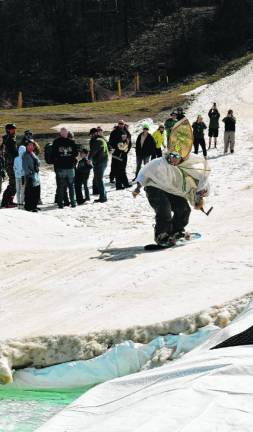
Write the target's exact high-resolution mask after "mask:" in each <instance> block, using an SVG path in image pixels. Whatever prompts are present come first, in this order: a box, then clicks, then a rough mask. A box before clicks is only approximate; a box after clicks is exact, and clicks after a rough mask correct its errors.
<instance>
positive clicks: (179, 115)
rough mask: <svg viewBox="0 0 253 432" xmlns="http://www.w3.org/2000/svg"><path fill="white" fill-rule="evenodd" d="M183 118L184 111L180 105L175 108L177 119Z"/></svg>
mask: <svg viewBox="0 0 253 432" xmlns="http://www.w3.org/2000/svg"><path fill="white" fill-rule="evenodd" d="M183 118H185V113H184V110H183V108H182V107H178V108H177V121H180V120H182V119H183Z"/></svg>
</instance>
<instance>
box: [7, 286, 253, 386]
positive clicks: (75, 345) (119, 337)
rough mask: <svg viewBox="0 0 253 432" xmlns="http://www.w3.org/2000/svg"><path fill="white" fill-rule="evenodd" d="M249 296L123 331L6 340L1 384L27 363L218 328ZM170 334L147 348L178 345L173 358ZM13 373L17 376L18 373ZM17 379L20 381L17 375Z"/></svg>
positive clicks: (95, 353) (92, 354)
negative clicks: (213, 327) (206, 327)
mask: <svg viewBox="0 0 253 432" xmlns="http://www.w3.org/2000/svg"><path fill="white" fill-rule="evenodd" d="M252 298H253V293H252V294H249V295H247V296H244V297H243V298H241V299H237V300H234V301H231V302H229V303H227V304H223V305H216V306H214V307H212V308H210V309H208V310H206V311H202V312H200V313H197V314H193V315H188V316H185V317H180V318H178V319H175V320H171V321H165V322H161V323H156V324H154V325H149V326H145V327H141V326H138V327H130V328H127V329H125V330H120V329H119V330H117V331H109V330H108V331H106V330H105V331H103V332H99V333H90V334H87V335H86V336H74V335H71V336H50V337H37V338H28V339H23V340H15V339H13V340H9V341H8V340H7V341H5V342H4V343H2V344H1V345H0V382H1V383H2V384H8V383H12V382H13V369H20V368H25V367H26V366H28V365H29V366H35V367H37V368H42V367H45V366H48V365H54V364H57V363H65V362H69V361H72V360H87V359H93V358H94V357H97V356H100V355H101V354H103V353H106V351H107V350H108V349H110V347H111V346H114V345H116V344H119V343H122V342H123V341H126V340H128V339H130V342H129V343H130V344H133V342H135V343H142V344H148V343H150V342H151V341H152V340H153V339H154V338H155V337H156V336H157V335H160V336H162V335H169V334H174V335H179V334H181V333H186V334H193V333H195V332H196V331H197V330H199V329H201V328H203V327H205V326H208V325H211V324H214V325H216V326H219V327H225V326H227V325H228V324H229V323H230V322H231V321H232V320H233V319H234V318H235V317H236V316H237V315H238V314H240V313H241V312H242V311H243V310H244V309H245V307H246V306H247V305H248V303H249V302H250V300H251V299H252ZM199 335H204V336H205V333H204V332H203V331H201V332H200V333H198V334H197V336H196V338H192V339H195V340H199ZM171 337H172V339H173V336H167V339H166V338H165V340H163V343H162V340H161V339H158V340H155V341H154V342H153V343H152V342H151V347H152V349H151V351H152V350H153V351H154V352H155V351H156V350H155V349H154V348H155V347H156V344H158V345H159V344H161V346H159V347H158V346H157V347H156V348H157V349H158V350H160V349H162V348H163V346H165V348H171V346H175V345H178V347H180V348H178V349H176V351H175V353H173V354H172V353H170V355H171V358H172V359H173V358H176V357H177V356H178V355H179V354H180V353H181V351H182V344H181V342H180V341H181V340H182V339H180V338H179V339H177V341H178V342H177V343H176V344H175V340H173V343H172V342H171V339H170V338H171ZM189 340H190V339H189ZM164 341H165V342H166V343H165V342H164ZM184 342H185V340H184ZM162 345H163V346H162ZM186 345H187V344H185V347H186ZM192 345H193V344H192V343H190V344H189V347H188V349H187V348H184V349H185V350H187V351H190V349H192ZM124 348H125V345H123V350H124ZM145 350H146V351H149V347H148V348H144V351H145ZM116 351H117V349H116ZM151 351H150V353H151ZM154 352H152V354H154ZM133 353H134V355H135V354H136V353H135V350H133ZM113 354H114V351H113ZM164 354H165V355H164ZM170 355H168V352H167V351H165V353H164V352H163V351H162V352H158V353H157V355H156V356H154V355H152V357H154V358H157V360H154V362H161V358H164V361H165V360H168V358H169V356H170ZM109 358H110V354H109ZM145 360H146V361H145V362H144V363H143V364H141V363H139V365H140V368H141V367H142V366H143V365H144V364H145V363H147V362H148V361H149V360H151V358H148V356H146V359H145ZM99 362H100V361H99ZM99 362H98V364H99ZM92 365H94V366H96V365H97V363H96V362H91V363H89V365H88V369H90V367H91V368H92ZM127 367H129V368H130V369H129V370H132V369H131V368H133V369H134V368H135V366H134V362H133V363H131V362H130V363H129V364H128V366H127ZM70 368H72V365H70ZM81 369H82V366H81ZM84 369H85V367H84ZM95 369H96V367H95ZM64 370H65V366H64V365H63V366H59V371H60V375H61V373H62V371H64ZM124 370H126V369H124ZM135 371H136V370H135ZM129 373H130V372H129ZM45 374H46V375H47V372H46V371H45V369H44V370H42V372H38V374H37V375H38V376H39V375H42V376H44V375H45ZM94 374H95V375H96V374H97V372H96V370H94V371H92V372H91V376H93V377H94ZM17 376H18V377H19V375H17ZM111 378H112V376H111ZM84 381H85V378H84ZM18 382H20V381H19V378H18ZM21 382H22V380H21ZM73 382H74V381H73ZM80 383H81V381H80ZM88 384H91V382H90V381H88V382H87V383H86V384H85V385H88Z"/></svg>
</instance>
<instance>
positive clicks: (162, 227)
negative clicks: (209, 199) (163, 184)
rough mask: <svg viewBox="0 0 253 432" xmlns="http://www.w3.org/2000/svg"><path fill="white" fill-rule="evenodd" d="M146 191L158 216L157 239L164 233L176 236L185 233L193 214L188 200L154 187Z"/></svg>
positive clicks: (147, 188) (149, 187) (156, 225)
mask: <svg viewBox="0 0 253 432" xmlns="http://www.w3.org/2000/svg"><path fill="white" fill-rule="evenodd" d="M145 191H146V195H147V198H148V200H149V204H150V205H151V207H152V208H153V209H154V210H155V214H156V215H155V220H156V224H155V237H156V236H157V235H159V234H162V233H166V234H174V233H176V232H180V231H183V230H184V227H185V226H186V225H187V224H188V223H189V217H190V213H191V208H190V206H189V204H188V202H187V201H186V199H185V198H182V197H180V196H177V195H172V194H169V193H167V192H164V191H163V190H161V189H157V188H155V187H153V186H147V187H146V188H145ZM172 212H173V216H172Z"/></svg>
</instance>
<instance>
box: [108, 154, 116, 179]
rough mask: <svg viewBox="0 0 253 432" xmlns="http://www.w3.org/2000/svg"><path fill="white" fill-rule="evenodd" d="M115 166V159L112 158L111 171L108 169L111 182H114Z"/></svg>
mask: <svg viewBox="0 0 253 432" xmlns="http://www.w3.org/2000/svg"><path fill="white" fill-rule="evenodd" d="M115 166H116V163H115V159H114V158H112V161H111V171H110V174H109V177H110V183H113V182H114V179H115V177H116V173H115ZM116 169H117V168H116Z"/></svg>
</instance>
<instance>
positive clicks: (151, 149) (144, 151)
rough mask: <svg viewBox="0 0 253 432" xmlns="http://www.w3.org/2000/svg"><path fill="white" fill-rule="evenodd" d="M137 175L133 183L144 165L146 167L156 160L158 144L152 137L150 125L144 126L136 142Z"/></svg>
mask: <svg viewBox="0 0 253 432" xmlns="http://www.w3.org/2000/svg"><path fill="white" fill-rule="evenodd" d="M135 151H136V174H135V178H134V179H133V181H134V180H135V179H136V177H137V175H138V173H139V171H140V169H141V166H142V163H144V165H146V164H147V163H148V162H149V161H150V158H151V159H155V158H156V143H155V140H154V138H153V137H152V135H151V134H150V133H149V125H148V124H144V125H143V131H142V132H141V133H140V134H139V135H138V137H137V140H136V147H135Z"/></svg>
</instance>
